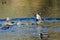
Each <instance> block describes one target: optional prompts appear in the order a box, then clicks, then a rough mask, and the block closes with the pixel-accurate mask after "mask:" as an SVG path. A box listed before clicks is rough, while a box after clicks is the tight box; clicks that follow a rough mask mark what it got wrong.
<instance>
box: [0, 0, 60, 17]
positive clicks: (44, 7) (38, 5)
mask: <svg viewBox="0 0 60 40" xmlns="http://www.w3.org/2000/svg"><path fill="white" fill-rule="evenodd" d="M35 12H39V13H41V16H42V17H60V0H0V18H6V17H11V18H12V17H25V16H27V17H31V16H33V13H35Z"/></svg>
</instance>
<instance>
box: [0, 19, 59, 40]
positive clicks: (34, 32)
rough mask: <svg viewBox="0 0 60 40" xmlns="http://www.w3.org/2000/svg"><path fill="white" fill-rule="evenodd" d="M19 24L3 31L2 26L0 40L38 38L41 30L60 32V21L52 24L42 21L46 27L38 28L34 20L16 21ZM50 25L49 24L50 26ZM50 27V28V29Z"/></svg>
mask: <svg viewBox="0 0 60 40" xmlns="http://www.w3.org/2000/svg"><path fill="white" fill-rule="evenodd" d="M5 22H6V21H3V22H0V24H3V25H4V23H5ZM14 22H15V23H16V22H19V25H13V26H10V28H8V29H6V30H3V29H1V26H2V25H0V37H1V38H0V39H1V40H14V38H16V37H22V36H25V37H30V36H38V34H39V32H40V30H43V32H46V33H48V31H50V30H51V31H54V32H60V27H59V26H60V21H52V22H47V21H42V25H44V27H42V26H39V27H37V26H36V22H35V21H34V20H27V21H26V20H25V21H24V20H23V21H19V20H18V21H14ZM48 23H49V24H48ZM47 25H49V26H50V27H48V26H47ZM5 36H8V38H5Z"/></svg>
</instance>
